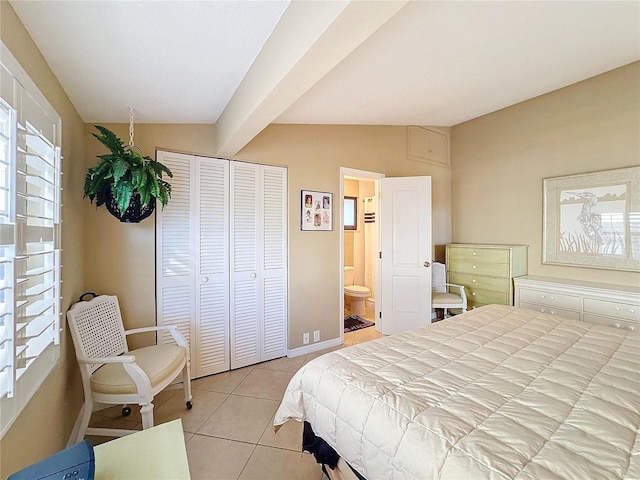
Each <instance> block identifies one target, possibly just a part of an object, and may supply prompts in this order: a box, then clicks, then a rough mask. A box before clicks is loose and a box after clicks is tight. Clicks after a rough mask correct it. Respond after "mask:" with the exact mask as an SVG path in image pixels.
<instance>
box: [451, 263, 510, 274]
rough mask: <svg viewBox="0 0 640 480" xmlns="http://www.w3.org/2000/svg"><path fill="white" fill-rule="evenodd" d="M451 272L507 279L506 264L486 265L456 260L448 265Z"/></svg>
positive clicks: (507, 268)
mask: <svg viewBox="0 0 640 480" xmlns="http://www.w3.org/2000/svg"><path fill="white" fill-rule="evenodd" d="M449 268H450V271H451V272H461V273H470V274H477V275H487V276H489V277H508V276H509V264H508V263H488V262H482V261H480V260H476V259H473V258H469V259H463V260H456V261H454V262H450V263H449Z"/></svg>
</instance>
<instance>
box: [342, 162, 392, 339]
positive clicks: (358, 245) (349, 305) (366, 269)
mask: <svg viewBox="0 0 640 480" xmlns="http://www.w3.org/2000/svg"><path fill="white" fill-rule="evenodd" d="M340 173H341V177H342V178H341V180H342V181H341V182H340V185H341V192H340V197H341V198H342V199H343V201H344V203H343V208H342V211H341V212H340V213H341V214H340V217H341V221H340V231H341V234H340V241H341V249H340V251H341V264H342V269H341V270H342V278H341V287H342V288H341V291H343V292H344V295H343V296H342V303H341V305H342V307H343V308H342V310H343V312H344V316H343V319H342V320H343V322H344V317H346V316H349V315H358V316H359V317H361V318H363V319H364V320H368V321H373V322H375V326H374V327H370V328H375V330H376V331H377V332H380V331H381V322H380V321H379V309H377V308H376V291H377V290H378V288H379V286H378V281H379V279H378V275H377V274H376V272H377V271H378V268H379V267H378V252H379V245H378V244H379V231H378V225H379V220H378V219H376V216H377V215H378V209H379V202H378V197H379V195H378V192H379V180H380V179H382V178H384V174H381V173H376V172H368V171H364V170H355V169H350V168H341V169H340ZM345 287H346V288H345ZM343 327H344V323H343ZM367 330H369V329H367ZM341 335H344V328H341Z"/></svg>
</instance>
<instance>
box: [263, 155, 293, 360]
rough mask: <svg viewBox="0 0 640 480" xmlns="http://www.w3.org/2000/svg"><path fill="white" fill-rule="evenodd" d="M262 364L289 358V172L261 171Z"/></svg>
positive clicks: (278, 169) (269, 169)
mask: <svg viewBox="0 0 640 480" xmlns="http://www.w3.org/2000/svg"><path fill="white" fill-rule="evenodd" d="M261 173H262V175H261V180H262V189H261V194H262V202H261V207H262V211H261V212H260V218H261V219H262V225H261V228H260V229H259V237H260V238H261V239H262V245H261V252H262V255H260V256H259V258H260V264H261V268H262V290H261V292H260V293H261V298H262V304H263V312H262V313H263V338H262V352H261V355H262V361H266V360H271V359H274V358H278V357H282V356H284V355H286V354H287V304H288V302H287V170H286V169H285V168H278V167H261Z"/></svg>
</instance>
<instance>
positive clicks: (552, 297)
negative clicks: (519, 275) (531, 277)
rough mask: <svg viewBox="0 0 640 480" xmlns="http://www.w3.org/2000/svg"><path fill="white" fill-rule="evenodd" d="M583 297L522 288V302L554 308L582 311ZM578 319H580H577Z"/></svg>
mask: <svg viewBox="0 0 640 480" xmlns="http://www.w3.org/2000/svg"><path fill="white" fill-rule="evenodd" d="M581 301H582V299H581V298H580V297H575V296H573V295H564V294H558V293H550V292H548V291H544V290H534V289H529V288H521V289H520V303H523V302H526V303H534V304H539V305H545V306H548V307H553V308H563V309H568V310H576V311H577V312H580V303H581ZM576 320H578V319H576Z"/></svg>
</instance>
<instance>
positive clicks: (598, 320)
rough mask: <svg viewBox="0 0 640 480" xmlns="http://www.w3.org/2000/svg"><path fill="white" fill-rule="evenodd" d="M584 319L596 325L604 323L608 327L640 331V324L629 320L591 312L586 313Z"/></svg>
mask: <svg viewBox="0 0 640 480" xmlns="http://www.w3.org/2000/svg"><path fill="white" fill-rule="evenodd" d="M583 320H584V321H585V322H589V323H595V324H596V325H604V326H606V327H614V328H621V329H624V330H630V331H632V332H638V331H640V324H638V323H636V322H631V321H629V320H618V319H615V318H611V317H600V316H598V315H593V314H591V313H584V314H583Z"/></svg>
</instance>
